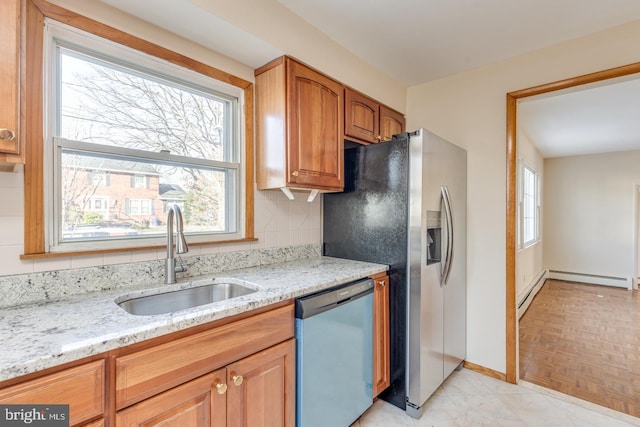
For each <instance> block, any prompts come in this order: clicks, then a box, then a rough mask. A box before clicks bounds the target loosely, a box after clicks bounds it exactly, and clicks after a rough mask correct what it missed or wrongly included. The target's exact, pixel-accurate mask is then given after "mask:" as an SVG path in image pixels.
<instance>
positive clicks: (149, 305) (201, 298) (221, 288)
mask: <svg viewBox="0 0 640 427" xmlns="http://www.w3.org/2000/svg"><path fill="white" fill-rule="evenodd" d="M200 283H202V284H200ZM193 285H194V286H193V287H190V288H186V289H178V290H175V291H168V292H162V293H157V294H153V295H145V296H140V297H133V298H127V299H125V300H123V301H117V300H116V303H117V304H118V305H119V306H120V307H121V308H122V309H123V310H125V311H126V312H128V313H130V314H135V315H137V316H151V315H156V314H167V313H173V312H174V311H179V310H185V309H187V308H192V307H197V306H200V305H205V304H211V303H214V302H219V301H224V300H228V299H231V298H236V297H240V296H243V295H249V294H252V293H254V292H257V291H258V286H257V285H253V286H247V285H246V282H242V281H241V280H237V279H214V280H213V281H212V280H206V281H200V282H194V284H193Z"/></svg>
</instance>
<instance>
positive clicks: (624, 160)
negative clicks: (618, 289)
mask: <svg viewBox="0 0 640 427" xmlns="http://www.w3.org/2000/svg"><path fill="white" fill-rule="evenodd" d="M638 165H640V151H627V152H620V153H607V154H600V155H589V156H574V157H560V158H554V159H546V160H545V171H546V185H545V191H544V206H545V208H544V220H545V224H546V227H545V231H544V241H545V254H544V263H545V265H546V266H547V268H548V269H550V270H557V271H566V272H572V273H583V274H594V275H601V276H612V277H625V278H627V277H634V276H635V272H634V270H635V258H634V253H635V250H634V245H635V235H634V233H635V223H636V221H637V219H636V212H635V209H636V206H635V205H636V192H637V188H636V186H637V185H639V184H640V168H639V167H638Z"/></svg>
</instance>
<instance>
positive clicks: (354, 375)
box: [296, 279, 373, 427]
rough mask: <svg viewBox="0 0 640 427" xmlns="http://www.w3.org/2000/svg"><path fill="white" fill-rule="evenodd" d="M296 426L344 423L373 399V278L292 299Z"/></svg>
mask: <svg viewBox="0 0 640 427" xmlns="http://www.w3.org/2000/svg"><path fill="white" fill-rule="evenodd" d="M296 350H297V357H296V367H297V375H296V425H297V426H298V427H316V426H317V427H328V426H332V427H343V426H344V427H348V426H349V425H350V424H351V423H353V422H354V421H355V420H356V419H358V417H359V416H360V415H362V413H363V412H364V411H366V410H367V408H368V407H369V406H371V404H372V403H373V391H372V390H373V388H372V381H373V380H372V377H373V360H372V359H373V280H371V279H363V280H359V281H356V282H351V283H347V284H345V285H341V286H338V287H335V288H331V289H328V290H326V291H322V292H319V293H316V294H312V295H307V296H305V297H302V298H299V299H297V300H296Z"/></svg>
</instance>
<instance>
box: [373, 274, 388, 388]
mask: <svg viewBox="0 0 640 427" xmlns="http://www.w3.org/2000/svg"><path fill="white" fill-rule="evenodd" d="M373 305H374V307H373V338H374V339H373V395H374V396H377V395H378V394H379V393H380V392H381V391H382V390H384V389H385V388H387V387H389V385H391V363H390V344H389V339H390V337H389V277H388V276H384V277H381V278H378V279H375V288H374V294H373Z"/></svg>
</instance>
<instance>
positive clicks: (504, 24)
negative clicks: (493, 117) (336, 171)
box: [99, 0, 640, 156]
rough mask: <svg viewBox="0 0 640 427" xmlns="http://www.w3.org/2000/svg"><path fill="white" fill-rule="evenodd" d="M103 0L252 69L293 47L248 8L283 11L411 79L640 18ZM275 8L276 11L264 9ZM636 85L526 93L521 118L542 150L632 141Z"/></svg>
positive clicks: (573, 3)
mask: <svg viewBox="0 0 640 427" xmlns="http://www.w3.org/2000/svg"><path fill="white" fill-rule="evenodd" d="M99 1H101V2H103V3H106V4H109V5H111V6H113V7H115V8H118V9H120V10H122V11H124V12H126V13H129V14H131V15H134V16H137V17H139V18H141V19H143V20H145V21H148V22H151V23H153V24H155V25H158V26H160V27H162V28H165V29H167V30H168V31H171V32H173V33H175V34H178V35H180V36H182V37H184V38H186V39H189V40H191V41H194V42H196V43H198V44H200V45H203V46H205V47H207V48H210V49H212V50H214V51H217V52H219V53H221V54H223V55H226V56H228V57H230V58H232V59H235V60H236V61H238V62H240V63H243V64H245V65H248V66H250V67H252V68H257V67H259V66H261V65H263V64H265V63H266V62H268V61H269V60H271V59H273V58H275V57H277V56H279V55H282V54H283V53H288V52H284V50H285V47H284V46H278V45H276V44H278V43H277V42H275V43H274V42H273V40H276V39H272V40H271V42H267V41H265V39H264V33H263V37H260V33H259V32H258V31H257V30H256V28H257V26H256V25H253V26H252V25H251V24H249V22H251V20H247V24H245V25H243V22H242V19H241V18H242V16H243V14H244V16H250V15H252V14H254V15H255V14H257V13H263V14H264V16H265V17H264V19H274V17H283V20H278V21H277V22H276V21H275V20H274V21H273V25H274V26H276V25H277V26H278V31H280V32H281V31H283V28H284V29H285V30H286V29H287V28H290V29H291V34H290V35H289V37H291V38H295V37H296V31H300V29H301V28H302V29H304V28H305V25H307V28H308V25H309V24H310V25H311V27H315V28H314V30H319V31H320V32H321V33H324V35H326V36H327V37H328V38H330V39H332V40H333V41H334V42H335V43H337V44H339V45H341V46H342V47H344V48H345V49H347V50H348V51H350V52H351V53H352V54H354V55H355V56H357V57H359V58H361V59H362V60H364V61H365V62H367V63H369V64H370V65H372V66H373V67H375V68H377V69H378V70H380V71H381V72H383V73H385V74H387V75H388V76H390V77H391V78H392V79H394V80H396V81H398V82H399V83H401V84H402V85H404V86H407V87H408V86H411V85H415V84H418V83H423V82H426V81H430V80H434V79H438V78H442V77H445V76H448V75H452V74H456V73H460V72H463V71H466V70H470V69H473V68H477V67H481V66H484V65H488V64H491V63H495V62H498V61H501V60H504V59H508V58H511V57H514V56H517V55H521V54H524V53H527V52H531V51H534V50H537V49H542V48H545V47H548V46H551V45H554V44H558V43H561V42H564V41H567V40H570V39H574V38H578V37H581V36H585V35H587V34H591V33H595V32H598V31H601V30H604V29H607V28H611V27H614V26H618V25H622V24H625V23H628V22H631V21H635V20H639V19H640V1H638V0H608V1H607V2H606V5H605V4H604V3H602V2H588V1H587V2H585V1H584V0H536V1H514V0H429V1H427V0H394V1H393V2H391V1H389V0H346V1H345V0H233V1H231V0H171V1H168V0H136V1H130V0H99ZM272 10H273V11H277V12H278V14H270V13H265V12H267V11H272ZM212 11H216V13H215V14H214V13H213V12H212ZM230 11H231V12H230ZM283 11H285V12H286V13H283ZM238 16H240V19H238V18H237V17H238ZM231 17H235V18H236V19H235V20H234V19H230V18H231ZM224 18H229V19H224ZM252 19H255V16H254V17H252ZM255 22H256V21H253V24H255ZM269 23H271V22H269ZM301 23H303V24H304V25H301ZM625 85H629V86H625ZM638 86H639V84H638V83H632V82H625V83H620V85H611V86H607V87H600V88H597V89H593V91H588V92H585V93H582V91H580V92H574V93H571V94H564V95H562V96H551V97H547V98H545V99H536V100H535V101H534V100H528V101H525V102H523V103H522V105H521V106H520V107H519V123H521V124H522V125H523V126H525V127H526V132H527V134H528V135H529V137H530V138H531V139H532V140H533V141H534V143H536V144H537V145H540V147H541V148H540V151H541V153H542V154H543V156H558V155H571V154H572V153H573V154H585V153H587V152H599V151H602V150H609V149H616V150H617V149H628V147H630V146H631V145H630V144H631V143H632V141H631V140H632V139H634V138H633V137H632V135H640V133H638V130H640V129H638V127H639V126H638V125H637V124H636V123H633V120H631V119H630V116H631V114H630V112H632V111H634V112H637V111H638V108H639V107H638V106H637V105H636V102H634V98H635V99H638V100H640V96H638V95H635V96H633V95H631V94H633V93H638V91H639V90H640V89H639V88H638ZM565 96H566V97H565ZM605 119H606V120H605ZM638 122H640V120H638ZM598 123H600V124H599V125H598ZM605 135H606V136H605ZM605 140H606V141H607V144H605V145H606V146H605V147H604V148H603V146H602V144H600V145H599V146H598V147H596V146H597V145H598V144H599V143H602V142H603V141H605ZM607 146H608V148H607ZM563 147H564V148H563ZM576 147H579V148H580V149H581V150H579V151H575V148H576ZM637 147H638V148H640V141H639V144H638V146H637ZM633 149H635V146H634V148H633ZM589 150H591V151H589Z"/></svg>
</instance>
